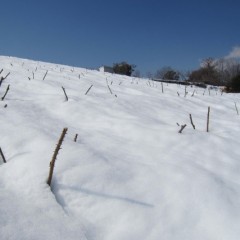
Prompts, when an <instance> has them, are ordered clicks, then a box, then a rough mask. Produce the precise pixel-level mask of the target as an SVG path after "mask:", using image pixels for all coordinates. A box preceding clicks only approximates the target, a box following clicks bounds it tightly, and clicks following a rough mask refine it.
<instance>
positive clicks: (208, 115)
mask: <svg viewBox="0 0 240 240" xmlns="http://www.w3.org/2000/svg"><path fill="white" fill-rule="evenodd" d="M209 117H210V107H208V114H207V132H209Z"/></svg>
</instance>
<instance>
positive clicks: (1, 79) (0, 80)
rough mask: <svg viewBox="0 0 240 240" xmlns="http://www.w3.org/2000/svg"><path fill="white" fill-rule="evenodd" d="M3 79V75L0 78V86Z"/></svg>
mask: <svg viewBox="0 0 240 240" xmlns="http://www.w3.org/2000/svg"><path fill="white" fill-rule="evenodd" d="M3 79H4V78H3V77H1V78H0V87H1V86H2V82H3Z"/></svg>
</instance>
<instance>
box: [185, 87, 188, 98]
mask: <svg viewBox="0 0 240 240" xmlns="http://www.w3.org/2000/svg"><path fill="white" fill-rule="evenodd" d="M187 94H188V92H187V86H185V94H184V97H186V96H187Z"/></svg>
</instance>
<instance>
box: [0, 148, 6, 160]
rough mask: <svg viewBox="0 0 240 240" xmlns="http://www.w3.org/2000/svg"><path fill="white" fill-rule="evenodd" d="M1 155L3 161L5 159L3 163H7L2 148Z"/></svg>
mask: <svg viewBox="0 0 240 240" xmlns="http://www.w3.org/2000/svg"><path fill="white" fill-rule="evenodd" d="M0 155H1V157H2V159H3V162H4V163H7V161H6V158H5V157H4V154H3V152H2V149H1V147H0Z"/></svg>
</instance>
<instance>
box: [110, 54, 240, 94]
mask: <svg viewBox="0 0 240 240" xmlns="http://www.w3.org/2000/svg"><path fill="white" fill-rule="evenodd" d="M135 68H136V65H134V64H128V63H127V62H121V63H115V64H113V71H114V72H115V73H118V74H123V75H127V76H134V77H140V71H139V70H135ZM146 75H147V77H148V78H150V79H158V80H160V79H163V80H175V81H176V80H177V81H180V80H181V81H189V82H194V83H203V84H209V85H214V86H225V89H226V91H228V92H240V63H239V62H238V61H237V60H235V59H230V58H221V59H214V58H211V57H209V58H206V59H204V60H203V61H202V62H201V65H200V67H199V68H198V69H196V70H193V71H178V70H176V69H174V68H172V67H170V66H168V67H163V68H161V69H159V70H157V71H156V73H155V74H153V73H151V72H147V74H146Z"/></svg>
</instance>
